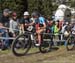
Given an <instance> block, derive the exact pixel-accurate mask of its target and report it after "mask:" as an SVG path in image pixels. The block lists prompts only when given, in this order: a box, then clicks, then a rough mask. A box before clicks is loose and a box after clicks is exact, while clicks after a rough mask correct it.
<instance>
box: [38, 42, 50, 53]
mask: <svg viewBox="0 0 75 63" xmlns="http://www.w3.org/2000/svg"><path fill="white" fill-rule="evenodd" d="M47 47H48V48H47ZM46 48H47V49H46ZM39 50H40V52H41V53H47V52H49V51H51V44H50V42H42V43H41V45H40V46H39Z"/></svg>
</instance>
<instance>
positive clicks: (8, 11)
mask: <svg viewBox="0 0 75 63" xmlns="http://www.w3.org/2000/svg"><path fill="white" fill-rule="evenodd" d="M3 12H6V13H11V11H10V10H9V9H4V10H3Z"/></svg>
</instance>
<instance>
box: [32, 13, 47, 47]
mask: <svg viewBox="0 0 75 63" xmlns="http://www.w3.org/2000/svg"><path fill="white" fill-rule="evenodd" d="M32 16H33V18H34V19H35V22H34V23H35V28H36V33H37V38H38V43H37V44H36V46H40V44H41V42H42V38H41V37H42V36H41V33H42V32H43V31H45V28H46V23H45V18H44V17H42V16H41V15H40V14H39V13H38V12H33V13H32Z"/></svg>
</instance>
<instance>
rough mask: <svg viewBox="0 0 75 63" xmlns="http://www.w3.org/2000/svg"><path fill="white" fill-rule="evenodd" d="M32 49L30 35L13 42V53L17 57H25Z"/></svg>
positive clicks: (18, 37)
mask: <svg viewBox="0 0 75 63" xmlns="http://www.w3.org/2000/svg"><path fill="white" fill-rule="evenodd" d="M30 48H31V42H30V36H29V35H28V34H21V35H19V36H17V38H16V39H15V40H14V41H13V44H12V52H13V54H14V55H16V56H23V55H25V54H26V53H27V52H28V51H29V49H30Z"/></svg>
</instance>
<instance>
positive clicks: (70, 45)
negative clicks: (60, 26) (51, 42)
mask: <svg viewBox="0 0 75 63" xmlns="http://www.w3.org/2000/svg"><path fill="white" fill-rule="evenodd" d="M74 46H75V42H74V38H73V37H71V36H70V37H69V38H68V39H67V44H66V48H67V50H68V51H69V50H73V48H74Z"/></svg>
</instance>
